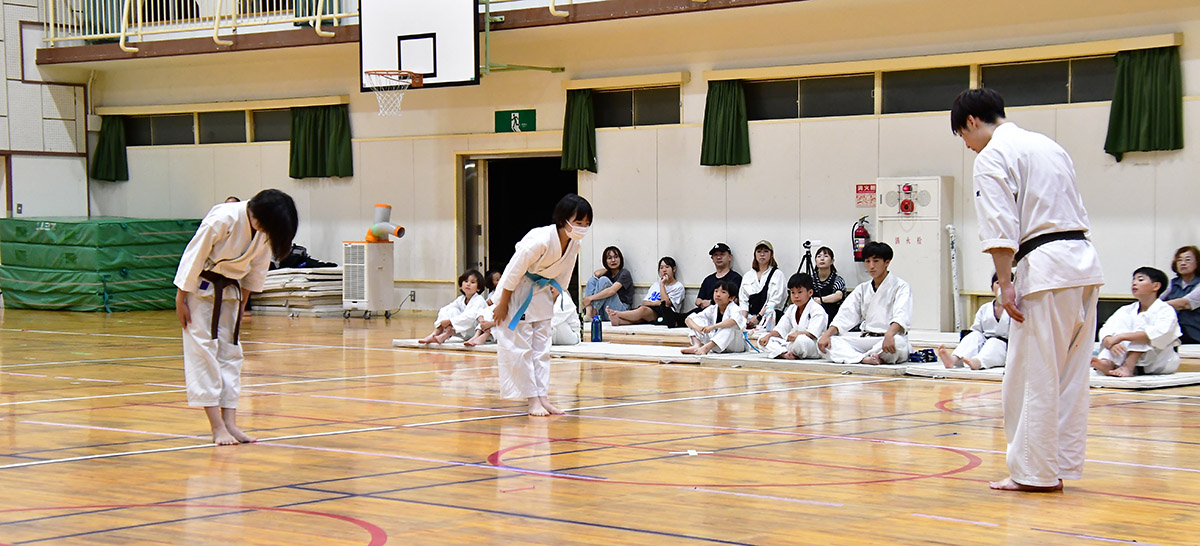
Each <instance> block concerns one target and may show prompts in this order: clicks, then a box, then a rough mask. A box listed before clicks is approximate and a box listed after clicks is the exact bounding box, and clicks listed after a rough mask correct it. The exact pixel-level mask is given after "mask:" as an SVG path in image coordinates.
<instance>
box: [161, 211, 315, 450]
mask: <svg viewBox="0 0 1200 546" xmlns="http://www.w3.org/2000/svg"><path fill="white" fill-rule="evenodd" d="M298 225H299V216H298V215H297V213H296V204H295V203H294V202H293V201H292V198H291V197H289V196H288V195H287V194H286V193H283V192H281V191H279V190H263V191H261V192H259V193H258V194H257V195H255V196H254V197H253V198H251V199H250V201H247V202H245V203H241V202H235V203H222V204H220V205H217V206H215V207H213V208H212V210H210V211H208V214H206V215H205V216H204V220H203V221H201V222H200V227H199V228H198V229H197V230H196V234H195V235H194V236H192V240H191V242H189V243H188V245H187V248H186V249H185V250H184V251H183V256H182V257H181V258H180V260H179V269H178V270H177V271H176V273H175V286H176V287H177V288H178V291H177V292H176V295H175V314H176V316H177V317H178V318H179V324H180V325H182V326H183V373H184V380H185V383H186V385H187V397H188V405H189V406H202V407H203V408H204V414H205V416H207V417H208V424H209V427H210V428H211V429H212V438H213V442H214V443H216V444H218V445H232V444H237V443H248V442H253V441H254V438H251V437H250V436H248V435H247V434H246V433H244V432H242V431H241V429H239V428H238V426H237V407H238V396H239V395H240V394H241V375H242V346H241V345H239V344H238V333H239V330H240V327H241V319H242V312H243V311H244V310H245V306H246V298H247V296H249V295H250V294H251V293H254V292H260V291H262V287H263V281H264V280H265V279H266V273H267V269H268V268H269V266H270V263H271V256H272V254H273V255H274V256H275V257H276V258H282V257H284V256H287V254H288V252H290V251H291V249H292V239H293V238H295V236H296V228H297V226H298Z"/></svg>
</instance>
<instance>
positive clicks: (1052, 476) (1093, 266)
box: [950, 88, 1104, 492]
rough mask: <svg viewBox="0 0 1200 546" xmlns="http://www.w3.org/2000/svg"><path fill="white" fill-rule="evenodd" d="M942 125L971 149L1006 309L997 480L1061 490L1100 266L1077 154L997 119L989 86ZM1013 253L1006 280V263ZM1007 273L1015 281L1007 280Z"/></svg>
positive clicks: (1084, 388)
mask: <svg viewBox="0 0 1200 546" xmlns="http://www.w3.org/2000/svg"><path fill="white" fill-rule="evenodd" d="M950 129H951V130H952V131H953V132H954V134H956V135H958V136H959V137H961V138H962V139H963V142H964V143H965V144H966V145H967V148H969V149H971V150H972V151H974V152H975V153H977V154H979V155H978V156H976V158H975V169H974V172H975V174H974V182H975V184H974V185H975V211H976V216H977V218H978V219H979V239H980V241H981V242H982V243H983V250H984V252H987V253H989V254H991V255H992V262H993V263H994V264H995V266H996V271H997V272H998V273H999V282H1000V294H999V296H998V298H997V302H996V303H997V304H998V305H1002V306H1003V307H1004V309H1005V311H1007V312H1008V315H1009V316H1010V317H1012V321H1013V322H1012V329H1011V330H1010V331H1009V338H1008V341H1009V345H1008V358H1007V363H1006V366H1005V368H1006V371H1005V373H1004V384H1003V387H1002V388H1001V393H1002V394H1001V401H1002V402H1003V405H1004V435H1005V438H1006V439H1007V441H1008V456H1007V460H1008V471H1009V477H1007V478H1005V479H1003V480H1000V481H997V482H991V484H990V485H991V488H992V489H999V490H1004V491H1029V492H1049V491H1060V490H1062V487H1063V485H1062V484H1063V482H1062V481H1063V480H1077V479H1080V478H1081V477H1082V476H1083V461H1084V452H1085V450H1086V444H1087V412H1088V374H1089V372H1090V370H1091V357H1092V343H1093V340H1094V339H1095V337H1096V303H1097V301H1098V300H1099V297H1100V285H1102V284H1104V276H1103V274H1102V272H1101V270H1100V258H1099V257H1098V256H1097V255H1096V249H1095V248H1094V247H1092V243H1091V242H1090V241H1089V240H1088V239H1087V235H1086V234H1087V232H1088V230H1089V229H1090V223H1089V221H1088V215H1087V211H1086V210H1084V208H1083V198H1082V197H1080V195H1079V188H1078V187H1077V185H1076V183H1075V166H1074V164H1073V163H1072V162H1071V157H1070V156H1069V155H1067V152H1066V151H1065V150H1063V149H1062V147H1061V146H1059V145H1058V143H1056V142H1054V141H1053V140H1051V139H1050V138H1048V137H1046V136H1045V135H1042V134H1039V133H1034V132H1031V131H1026V130H1024V129H1022V128H1020V127H1018V126H1017V125H1016V124H1015V123H1012V122H1010V121H1008V120H1006V119H1004V99H1003V98H1001V97H1000V94H999V93H996V92H995V91H994V90H991V89H987V88H983V89H968V90H966V91H963V92H962V93H960V94H959V95H958V98H956V99H954V105H953V107H952V109H951V111H950ZM1014 263H1015V264H1016V267H1017V271H1016V281H1012V280H1011V277H1010V276H1009V275H1006V274H1005V272H1007V271H1011V269H1012V267H1013V265H1014ZM1014 285H1015V286H1014Z"/></svg>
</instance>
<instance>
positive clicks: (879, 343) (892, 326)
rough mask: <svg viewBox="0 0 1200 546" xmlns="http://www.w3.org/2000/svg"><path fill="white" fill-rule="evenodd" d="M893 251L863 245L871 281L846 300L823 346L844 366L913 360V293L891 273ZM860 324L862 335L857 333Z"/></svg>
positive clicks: (823, 336)
mask: <svg viewBox="0 0 1200 546" xmlns="http://www.w3.org/2000/svg"><path fill="white" fill-rule="evenodd" d="M891 263H892V247H891V246H888V244H887V243H881V242H879V241H871V242H869V243H867V245H866V246H865V247H863V265H864V266H866V269H867V273H868V274H870V275H871V280H869V281H867V282H864V283H862V284H860V285H858V287H857V288H855V289H854V291H853V292H851V293H850V295H849V296H846V299H845V300H843V302H842V307H841V308H840V309H838V314H837V316H835V317H834V318H833V322H831V323H830V324H829V329H827V330H825V333H824V334H821V338H820V339H818V340H817V348H819V349H820V350H821V352H823V353H828V355H827V356H828V357H829V360H832V361H834V362H839V363H842V364H857V363H860V362H861V363H863V364H896V363H899V362H908V353H909V345H908V336H907V333H908V327H909V325H911V324H912V307H913V302H912V292H911V291H910V290H909V287H908V283H907V282H904V280H903V279H901V278H899V277H897V276H895V275H893V274H892V273H891V272H889V271H888V265H890V264H891ZM855 326H858V328H859V330H861V332H851V331H850V330H851V329H853V328H854V327H855Z"/></svg>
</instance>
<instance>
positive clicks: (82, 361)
mask: <svg viewBox="0 0 1200 546" xmlns="http://www.w3.org/2000/svg"><path fill="white" fill-rule="evenodd" d="M303 350H306V348H305V347H283V348H279V349H252V350H249V351H243V354H263V353H276V352H282V351H303ZM164 358H169V359H179V358H183V354H169V355H157V356H124V357H117V358H85V359H79V360H46V361H42V362H22V363H20V364H3V365H0V369H7V368H28V367H30V366H55V365H61V364H88V363H95V362H127V361H131V360H156V359H164Z"/></svg>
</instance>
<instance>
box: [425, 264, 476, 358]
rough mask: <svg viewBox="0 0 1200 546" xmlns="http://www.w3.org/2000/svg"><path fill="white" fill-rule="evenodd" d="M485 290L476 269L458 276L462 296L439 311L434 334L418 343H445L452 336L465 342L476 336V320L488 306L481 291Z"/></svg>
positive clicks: (434, 325) (434, 324) (434, 322)
mask: <svg viewBox="0 0 1200 546" xmlns="http://www.w3.org/2000/svg"><path fill="white" fill-rule="evenodd" d="M482 288H483V275H482V274H481V273H479V272H478V271H476V270H474V269H469V270H467V271H466V272H465V273H463V274H462V275H459V276H458V290H459V293H460V294H461V295H460V296H458V297H457V298H455V299H454V301H452V302H450V303H448V304H446V306H445V307H442V308H441V309H440V310H439V311H438V316H437V320H435V321H433V333H431V334H429V335H427V336H425V337H424V338H422V339H419V340H417V343H445V342H446V340H447V339H450V336H454V335H457V336H458V337H461V338H463V340H468V339H471V337H472V336H474V335H475V322H476V321H475V319H476V318H477V317H479V314H480V313H481V312H483V310H484V308H485V307H486V306H487V304H486V303H484V299H483V295H482V294H480V293H479V291H480V290H481V289H482Z"/></svg>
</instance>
